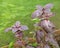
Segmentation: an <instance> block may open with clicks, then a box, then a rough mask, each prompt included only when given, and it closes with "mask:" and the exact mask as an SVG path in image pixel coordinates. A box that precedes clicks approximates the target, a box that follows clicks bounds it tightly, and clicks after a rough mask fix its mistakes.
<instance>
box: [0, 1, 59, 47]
mask: <svg viewBox="0 0 60 48" xmlns="http://www.w3.org/2000/svg"><path fill="white" fill-rule="evenodd" d="M47 3H53V4H54V8H53V9H52V11H53V12H55V16H54V17H52V18H51V21H52V22H53V23H54V24H55V25H56V28H57V29H59V28H60V16H59V15H60V0H0V47H1V46H4V45H7V44H9V43H10V42H11V41H14V40H15V38H14V34H12V32H11V31H10V32H8V33H6V32H5V31H4V30H5V29H6V28H7V27H10V26H11V25H12V24H14V23H15V22H16V21H18V20H19V21H20V22H21V24H25V25H27V26H28V27H29V30H28V31H25V32H24V34H25V35H27V36H28V33H29V32H30V31H33V30H34V29H33V28H34V27H33V24H34V22H32V19H31V14H32V12H33V11H34V10H35V9H36V8H35V6H36V5H38V4H39V5H42V6H43V5H45V4H47Z"/></svg>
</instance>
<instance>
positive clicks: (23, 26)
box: [5, 21, 28, 33]
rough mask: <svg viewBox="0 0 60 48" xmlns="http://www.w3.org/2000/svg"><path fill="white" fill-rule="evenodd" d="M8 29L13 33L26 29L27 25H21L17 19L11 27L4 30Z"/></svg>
mask: <svg viewBox="0 0 60 48" xmlns="http://www.w3.org/2000/svg"><path fill="white" fill-rule="evenodd" d="M9 30H12V32H13V33H15V32H16V31H18V30H20V31H24V30H28V27H27V26H26V25H21V23H20V22H19V21H16V23H15V24H14V25H13V26H12V27H9V28H7V29H6V30H5V31H6V32H8V31H9Z"/></svg>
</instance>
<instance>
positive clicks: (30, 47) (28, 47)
mask: <svg viewBox="0 0 60 48" xmlns="http://www.w3.org/2000/svg"><path fill="white" fill-rule="evenodd" d="M26 48H34V47H32V46H29V45H27V46H26Z"/></svg>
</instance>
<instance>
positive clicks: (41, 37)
mask: <svg viewBox="0 0 60 48" xmlns="http://www.w3.org/2000/svg"><path fill="white" fill-rule="evenodd" d="M44 37H45V33H44V32H43V31H42V30H38V31H37V32H36V40H37V43H41V42H42V41H44Z"/></svg>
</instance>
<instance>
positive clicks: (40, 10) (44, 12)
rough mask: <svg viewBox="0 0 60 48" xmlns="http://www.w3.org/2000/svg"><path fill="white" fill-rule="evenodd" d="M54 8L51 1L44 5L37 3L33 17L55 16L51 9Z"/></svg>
mask: <svg viewBox="0 0 60 48" xmlns="http://www.w3.org/2000/svg"><path fill="white" fill-rule="evenodd" d="M52 8H53V4H51V3H49V4H46V5H45V6H44V7H42V6H40V5H37V6H36V9H37V10H36V11H35V12H33V13H32V18H45V17H51V16H54V14H53V13H52V12H51V9H52Z"/></svg>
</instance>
